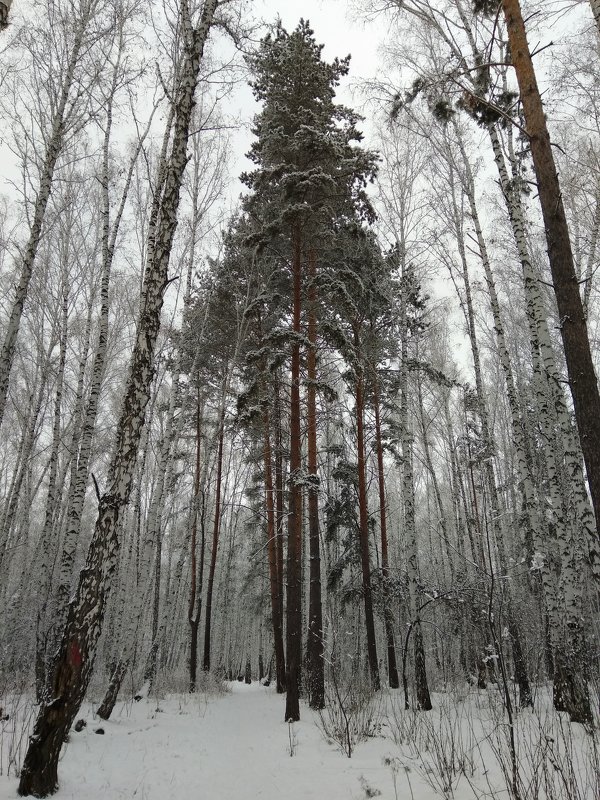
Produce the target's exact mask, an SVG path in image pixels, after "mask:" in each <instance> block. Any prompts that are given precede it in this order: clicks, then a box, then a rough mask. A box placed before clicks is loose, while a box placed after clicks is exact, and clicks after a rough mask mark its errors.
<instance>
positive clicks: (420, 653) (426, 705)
mask: <svg viewBox="0 0 600 800" xmlns="http://www.w3.org/2000/svg"><path fill="white" fill-rule="evenodd" d="M401 248H402V251H403V249H404V248H403V245H401ZM403 255H404V254H403V252H402V253H401V258H402V260H403V261H404V257H403ZM402 279H403V283H404V286H403V287H402V291H401V295H400V345H401V358H400V386H399V395H400V398H399V399H400V409H399V412H400V415H399V420H398V421H399V424H400V438H401V443H402V504H403V507H404V531H403V533H404V546H405V549H406V570H407V575H408V585H409V603H410V627H409V634H410V632H411V631H412V635H413V654H414V662H415V663H414V669H415V685H416V707H417V708H418V709H420V710H422V711H430V710H431V708H432V705H431V697H430V694H429V685H428V681H427V668H426V664H425V649H424V644H423V634H422V631H421V618H420V594H421V589H420V575H419V550H418V545H417V530H416V520H415V485H414V473H413V461H412V458H413V455H412V446H413V437H412V431H411V427H410V419H409V409H408V307H407V293H408V291H407V289H408V280H409V278H408V275H407V269H406V264H404V263H402ZM404 661H406V647H405V653H404ZM403 674H404V675H405V674H406V670H405V669H403ZM404 688H405V702H406V703H408V695H407V694H406V677H404Z"/></svg>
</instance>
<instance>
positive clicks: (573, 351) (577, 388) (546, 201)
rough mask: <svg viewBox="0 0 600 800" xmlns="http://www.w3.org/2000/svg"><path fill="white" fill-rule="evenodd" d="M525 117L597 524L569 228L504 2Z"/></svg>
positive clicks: (595, 403) (588, 364) (583, 343)
mask: <svg viewBox="0 0 600 800" xmlns="http://www.w3.org/2000/svg"><path fill="white" fill-rule="evenodd" d="M502 8H503V10H504V17H505V19H506V28H507V34H508V39H509V43H510V49H511V55H512V62H513V66H514V68H515V73H516V76H517V81H518V84H519V91H520V95H521V102H522V104H523V112H524V115H525V122H526V125H527V132H528V134H529V141H530V146H531V155H532V157H533V164H534V169H535V174H536V178H537V185H538V192H539V198H540V205H541V208H542V216H543V218H544V226H545V229H546V241H547V244H548V259H549V261H550V270H551V273H552V282H553V285H554V294H555V297H556V303H557V306H558V313H559V320H560V332H561V337H562V342H563V347H564V351H565V359H566V363H567V373H568V380H569V387H570V390H571V396H572V398H573V405H574V408H575V419H576V421H577V429H578V432H579V440H580V443H581V450H582V452H583V458H584V461H585V467H586V472H587V478H588V483H589V488H590V494H591V497H592V504H593V507H594V514H595V517H596V526H597V525H598V521H599V520H600V393H599V391H598V381H597V379H596V373H595V370H594V363H593V360H592V354H591V351H590V343H589V337H588V331H587V326H586V320H585V311H584V308H583V303H582V300H581V295H580V292H579V285H578V281H577V276H576V273H575V266H574V262H573V253H572V249H571V242H570V238H569V229H568V226H567V220H566V216H565V210H564V205H563V200H562V195H561V190H560V184H559V179H558V173H557V171H556V165H555V162H554V155H553V153H552V146H551V143H550V135H549V133H548V128H547V125H546V117H545V115H544V109H543V105H542V99H541V96H540V93H539V89H538V85H537V80H536V76H535V71H534V69H533V62H532V59H531V53H530V51H529V45H528V43H527V37H526V32H525V24H524V22H523V17H522V15H521V7H520V3H519V0H502ZM589 549H590V558H591V561H592V564H593V569H594V575H595V576H596V579H597V580H600V541H599V539H598V530H597V527H596V529H595V530H594V532H593V536H592V537H590V541H589Z"/></svg>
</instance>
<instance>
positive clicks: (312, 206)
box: [243, 20, 374, 721]
mask: <svg viewBox="0 0 600 800" xmlns="http://www.w3.org/2000/svg"><path fill="white" fill-rule="evenodd" d="M321 51H322V46H320V45H317V43H316V42H315V39H314V35H313V31H312V30H311V28H310V26H309V24H308V23H307V22H306V21H304V20H301V21H300V23H299V25H298V27H297V28H296V30H295V31H294V32H293V33H291V34H289V33H288V32H287V31H285V30H284V28H283V27H282V26H281V25H280V24H279V25H278V26H277V27H276V29H275V30H274V32H273V33H272V34H269V35H268V36H267V37H265V39H263V41H262V42H261V45H260V48H259V50H258V52H257V53H256V54H255V55H253V56H252V57H251V58H250V59H249V63H250V67H251V69H252V72H253V74H254V76H255V79H254V82H253V83H252V88H253V90H254V94H255V97H256V99H257V100H259V101H261V102H262V103H263V110H262V112H261V113H260V114H259V115H258V117H257V118H256V124H255V128H254V133H255V134H256V136H257V139H256V141H255V142H254V144H253V146H252V149H251V151H250V154H249V157H250V158H251V160H252V161H254V163H255V164H256V165H257V169H256V170H255V171H253V172H252V173H250V174H247V175H245V176H244V178H243V179H244V181H245V182H246V184H247V185H248V186H249V187H250V188H251V189H252V190H253V192H254V194H253V196H252V197H251V198H250V199H249V200H248V203H247V209H248V211H249V213H250V215H252V216H254V218H256V219H259V220H260V226H261V227H262V237H263V242H264V243H265V244H266V243H268V242H269V239H272V238H273V237H276V236H282V235H283V236H284V237H285V238H286V239H287V248H286V256H285V258H286V260H287V262H288V264H289V266H290V267H291V270H290V271H291V275H292V287H293V288H292V297H293V303H292V325H291V337H292V338H291V396H290V484H291V486H290V495H289V513H288V552H287V609H286V618H287V681H286V683H287V700H286V712H285V718H286V720H292V721H293V720H297V719H299V717H300V709H299V695H300V683H301V680H300V670H301V661H302V639H301V624H302V593H301V554H302V519H301V514H302V454H301V407H300V381H301V375H300V362H301V335H302V315H303V308H304V302H303V300H304V297H305V295H306V291H307V289H306V284H307V279H306V272H307V269H306V264H307V262H308V260H309V259H310V261H311V264H312V266H311V271H313V272H314V273H315V274H316V272H317V266H316V263H317V261H318V258H319V250H320V248H319V244H320V243H321V242H322V241H323V239H324V238H325V237H326V236H327V233H328V231H330V230H331V227H332V223H333V221H334V220H335V219H336V218H337V217H339V216H340V215H341V214H347V213H350V214H353V215H364V214H369V213H370V206H369V204H368V201H367V199H366V194H365V183H366V180H367V177H368V176H369V175H371V174H372V172H373V168H374V157H373V155H372V154H371V153H368V152H366V151H363V150H361V149H360V147H358V146H357V145H358V143H359V142H360V139H361V135H360V134H359V132H358V130H357V128H356V124H357V122H358V117H357V116H356V115H355V114H354V113H352V112H351V111H350V110H349V109H347V108H345V107H344V106H341V105H337V104H335V103H334V95H335V88H336V86H337V85H338V83H339V80H340V78H341V77H342V76H343V75H345V74H346V73H347V72H348V63H349V59H348V58H345V59H342V60H340V59H335V60H334V61H333V62H332V63H331V64H328V63H326V62H324V61H323V60H322V58H321ZM355 143H356V144H355ZM309 251H310V252H309ZM313 286H314V284H313ZM312 324H313V323H311V325H312ZM310 335H311V337H312V338H313V339H314V337H315V335H316V332H315V330H314V327H311V334H310ZM310 346H311V347H314V341H313V342H311V345H310ZM311 369H312V367H311ZM311 402H312V401H311ZM313 417H314V415H313V414H312V413H311V419H313ZM315 424H316V421H313V423H312V425H313V434H314V425H315ZM311 453H312V447H311ZM311 460H312V459H311ZM311 468H313V469H314V463H312V464H311ZM310 496H311V498H312V499H311V504H310V513H311V515H312V520H313V522H312V525H311V531H312V534H311V537H310V541H311V543H312V547H311V552H310V556H311V557H310V563H311V576H310V581H311V585H312V586H314V587H315V589H316V587H317V586H319V585H320V556H319V551H318V536H317V535H316V532H317V530H318V528H317V526H316V525H315V522H317V521H316V520H315V511H316V508H315V504H314V495H313V494H312V493H311V495H310ZM320 602H321V601H320V593H319V592H317V591H315V592H313V593H311V608H310V609H309V619H310V620H311V630H312V635H311V637H310V639H309V641H310V642H311V645H312V646H314V648H315V652H313V653H312V654H309V664H310V665H311V674H310V675H309V681H308V683H309V686H308V688H309V695H310V697H311V702H313V704H314V705H315V706H321V705H322V702H323V701H322V689H321V688H320V687H322V686H323V658H322V639H323V630H322V628H323V626H322V618H321V611H320ZM317 650H318V652H317Z"/></svg>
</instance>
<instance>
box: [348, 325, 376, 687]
mask: <svg viewBox="0 0 600 800" xmlns="http://www.w3.org/2000/svg"><path fill="white" fill-rule="evenodd" d="M353 333H354V354H355V358H356V360H357V362H358V363H357V366H356V367H355V369H356V449H357V461H358V465H357V466H358V516H359V530H358V537H359V547H360V564H361V571H362V590H363V602H364V606H365V626H366V629H367V657H368V659H369V672H370V675H371V686H372V688H373V689H374V691H379V689H380V688H381V679H380V677H379V662H378V660H377V640H376V638H375V615H374V613H373V590H372V587H371V555H370V548H369V509H368V500H367V464H366V451H365V435H364V416H365V400H364V374H363V368H362V364H361V363H360V361H361V352H360V338H359V337H360V334H359V330H358V325H357V324H354V325H353Z"/></svg>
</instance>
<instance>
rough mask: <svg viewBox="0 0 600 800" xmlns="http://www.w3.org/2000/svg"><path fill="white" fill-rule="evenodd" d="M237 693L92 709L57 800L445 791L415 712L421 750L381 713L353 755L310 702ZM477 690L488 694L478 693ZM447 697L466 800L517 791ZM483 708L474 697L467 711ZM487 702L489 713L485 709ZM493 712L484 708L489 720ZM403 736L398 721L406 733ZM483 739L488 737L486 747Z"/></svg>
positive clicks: (345, 798) (8, 796)
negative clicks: (104, 714)
mask: <svg viewBox="0 0 600 800" xmlns="http://www.w3.org/2000/svg"><path fill="white" fill-rule="evenodd" d="M228 689H229V691H228V692H227V693H226V694H223V695H211V696H205V695H200V694H198V695H193V696H190V695H169V696H167V698H165V699H164V700H160V701H158V703H157V700H156V698H148V699H144V700H142V701H141V702H139V703H133V702H128V703H119V704H118V705H117V707H116V709H115V713H114V715H113V718H112V719H111V720H110V721H108V722H103V721H101V720H99V719H97V718H96V719H94V717H93V714H92V708H91V706H87V707H86V713H82V714H81V715H80V716H83V717H85V718H86V719H87V726H86V727H85V728H84V729H83V730H82V731H81V732H80V733H75V732H74V731H71V734H70V739H69V742H68V744H67V746H66V748H65V750H64V752H63V755H62V758H61V762H60V765H59V779H60V789H59V791H58V793H57V794H56V795H55V797H57V798H59V800H120V799H121V798H128V799H129V800H131V799H132V798H140V800H171V798H173V800H175V798H196V797H198V798H202V799H203V800H259V799H261V798H262V799H264V800H313V799H314V800H317V798H318V800H364V798H368V797H381V798H382V800H386V799H387V800H398V798H412V800H433V798H435V797H437V796H443V794H442V793H441V792H440V791H438V793H436V792H435V791H434V788H433V786H432V779H434V780H433V783H435V778H436V776H435V757H434V752H435V746H433V747H430V750H429V754H428V755H427V756H424V755H423V754H422V755H421V756H417V755H416V754H415V747H414V743H415V742H420V745H419V746H420V747H422V746H423V743H424V742H425V739H426V737H427V736H428V735H429V734H426V733H425V734H424V731H423V729H421V730H420V732H417V731H416V729H415V728H414V727H413V728H412V729H410V719H409V718H406V722H407V723H408V726H407V727H405V728H403V729H402V730H403V733H404V734H406V733H407V732H408V735H409V736H411V735H414V737H415V742H413V746H412V747H411V746H410V742H406V741H405V742H404V744H403V745H402V746H400V745H398V744H396V743H395V742H394V741H393V738H392V736H391V734H392V732H393V729H394V722H393V715H390V714H382V715H381V716H380V717H377V718H378V719H379V720H380V722H379V724H378V726H377V735H376V736H373V737H370V738H368V739H367V740H366V741H363V742H360V743H358V744H357V745H356V749H355V751H354V752H353V754H352V758H351V759H349V758H348V757H347V756H345V755H344V754H343V753H342V752H341V749H340V748H339V747H338V746H336V745H335V743H333V742H332V741H331V740H329V741H327V740H326V738H325V736H324V734H323V733H322V730H321V729H320V726H319V719H318V715H317V714H315V713H314V712H312V711H311V710H310V709H308V708H307V707H306V706H303V707H302V716H303V719H302V720H301V721H300V722H298V723H295V724H293V725H292V726H290V725H288V724H287V723H285V722H283V713H284V698H283V697H282V696H278V695H277V694H276V693H275V691H274V689H273V688H272V687H269V688H265V687H264V686H262V685H260V684H258V683H253V684H251V685H249V686H248V685H246V684H243V683H237V682H236V683H232V684H229V685H228ZM483 694H485V693H483ZM396 697H397V700H398V701H399V700H400V699H401V698H400V697H399V696H398V695H397V694H396ZM473 698H477V695H476V694H473V695H472V696H471V700H472V699H473ZM437 699H438V714H437V717H435V716H434V717H431V716H430V717H429V719H430V720H432V721H433V720H434V719H437V722H438V723H439V722H440V721H441V723H442V727H443V726H444V724H445V725H446V729H447V730H449V727H448V726H450V727H452V728H453V729H454V730H455V731H460V732H461V736H462V737H463V738H464V742H463V744H464V745H465V746H468V747H469V748H470V756H469V760H471V761H472V763H473V770H474V771H473V773H472V775H471V780H466V779H465V778H464V777H460V779H459V780H458V781H457V783H458V786H457V788H455V790H454V798H455V800H467V798H473V797H474V796H483V792H482V794H480V795H475V793H474V791H473V789H472V788H471V787H470V783H471V782H473V781H474V782H475V783H477V784H478V785H479V787H480V789H481V790H483V791H485V792H486V793H487V796H488V797H498V798H501V797H507V796H508V795H507V792H506V788H505V787H506V784H505V783H504V780H503V778H502V774H501V771H500V768H499V766H498V764H497V762H496V761H495V759H494V757H493V753H492V752H491V751H489V752H487V753H485V752H484V751H483V750H482V748H481V741H482V738H481V737H480V736H479V735H478V731H477V729H476V726H474V725H473V716H472V715H470V714H467V713H464V711H463V713H461V714H457V715H455V716H454V717H451V715H447V716H445V715H444V712H443V711H441V710H440V709H441V708H443V707H445V708H446V709H450V708H456V706H455V700H454V699H453V700H452V704H453V705H450V704H448V703H446V701H445V700H444V698H443V696H438V698H437ZM478 702H479V701H478ZM389 703H390V701H389V697H384V698H383V701H382V705H381V709H383V707H384V705H386V704H387V705H388V707H389ZM400 705H401V704H400ZM473 707H474V706H473V703H471V705H465V706H464V709H467V708H471V709H472V708H473ZM479 707H480V712H481V710H482V708H483V706H482V705H480V706H479ZM397 708H399V706H397ZM487 708H488V709H489V705H488V706H487ZM397 713H398V711H397V712H396V714H397ZM376 716H377V714H376ZM419 716H420V717H421V718H423V717H424V715H423V714H421V715H419ZM483 716H485V714H482V713H481V714H480V717H483ZM411 719H412V720H414V719H415V715H412V717H411ZM523 719H524V718H523ZM444 720H445V721H444ZM451 720H452V721H451ZM529 720H535V724H537V722H538V721H539V720H537V719H536V718H534V717H533V716H532V715H529ZM479 721H481V719H480V720H479ZM419 724H420V723H419ZM436 724H437V723H436ZM529 724H530V723H527V724H526V727H527V725H529ZM576 727H577V726H576ZM98 728H102V729H103V730H104V735H99V734H97V733H95V731H96V730H97V729H98ZM398 732H399V728H398V727H396V728H395V734H396V737H395V738H396V741H398ZM583 736H585V734H583V732H581V735H580V736H579V738H577V736H576V737H575V739H574V741H575V742H576V748H575V749H576V750H577V748H581V747H582V746H583V745H582V742H583V741H584V740H583V738H582V737H583ZM424 737H425V738H424ZM483 738H485V737H483ZM475 739H478V740H479V743H478V744H477V745H474V741H475ZM5 744H6V743H5ZM461 747H462V745H461ZM458 749H460V748H457V750H458ZM290 752H292V755H290ZM484 762H485V763H484ZM579 763H580V762H579V760H578V761H577V764H579ZM581 763H582V762H581ZM576 767H577V768H579V767H578V766H577V765H576ZM5 771H6V764H5ZM427 775H429V780H427ZM473 776H474V777H473ZM394 779H395V781H396V786H395V787H394ZM16 789H17V780H16V778H15V777H14V774H12V775H11V777H7V776H6V774H4V775H3V776H1V777H0V800H13V798H16V797H17V793H16ZM490 790H491V791H493V792H494V794H492V793H491V792H490ZM496 791H497V794H496ZM592 791H593V788H592V789H590V793H589V795H588V794H581V795H580V797H581V798H586V797H588V796H589V797H590V798H592V797H593V796H594V795H593V794H592V793H591V792H592ZM530 796H531V797H533V794H532V795H530ZM540 797H542V795H540ZM528 800H529V798H528Z"/></svg>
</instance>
